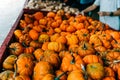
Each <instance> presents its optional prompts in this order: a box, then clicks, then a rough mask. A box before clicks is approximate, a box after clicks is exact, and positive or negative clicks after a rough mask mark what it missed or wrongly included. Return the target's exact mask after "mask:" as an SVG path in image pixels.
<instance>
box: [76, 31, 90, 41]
mask: <svg viewBox="0 0 120 80" xmlns="http://www.w3.org/2000/svg"><path fill="white" fill-rule="evenodd" d="M75 34H77V36H78V38H79V40H80V41H89V39H90V35H89V31H88V30H87V29H81V30H77V31H76V32H75Z"/></svg>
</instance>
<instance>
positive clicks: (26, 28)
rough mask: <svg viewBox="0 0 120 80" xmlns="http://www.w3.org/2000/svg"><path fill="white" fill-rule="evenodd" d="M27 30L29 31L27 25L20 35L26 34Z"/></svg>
mask: <svg viewBox="0 0 120 80" xmlns="http://www.w3.org/2000/svg"><path fill="white" fill-rule="evenodd" d="M29 30H30V27H29V25H28V26H27V27H25V28H24V29H23V30H22V34H28V32H29Z"/></svg>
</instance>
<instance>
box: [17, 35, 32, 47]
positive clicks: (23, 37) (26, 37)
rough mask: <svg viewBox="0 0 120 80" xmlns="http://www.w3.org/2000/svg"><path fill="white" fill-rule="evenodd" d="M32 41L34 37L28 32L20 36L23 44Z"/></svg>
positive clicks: (25, 44) (26, 44)
mask: <svg viewBox="0 0 120 80" xmlns="http://www.w3.org/2000/svg"><path fill="white" fill-rule="evenodd" d="M31 41H32V39H31V38H30V36H29V35H28V34H24V35H23V36H21V37H20V39H19V42H20V43H21V44H22V45H23V46H28V45H29V43H30V42H31Z"/></svg>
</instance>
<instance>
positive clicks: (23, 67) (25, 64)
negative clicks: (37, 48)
mask: <svg viewBox="0 0 120 80" xmlns="http://www.w3.org/2000/svg"><path fill="white" fill-rule="evenodd" d="M15 65H16V66H15V69H16V70H17V73H19V74H20V75H27V76H30V75H32V70H33V67H34V63H33V59H32V57H31V56H30V54H25V53H24V54H21V55H20V56H19V57H18V59H17V61H16V64H15Z"/></svg>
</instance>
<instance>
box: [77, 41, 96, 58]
mask: <svg viewBox="0 0 120 80" xmlns="http://www.w3.org/2000/svg"><path fill="white" fill-rule="evenodd" d="M94 53H95V50H94V48H93V47H92V45H91V44H89V43H88V42H86V41H83V42H81V44H80V46H79V47H78V54H79V55H80V56H81V57H84V56H86V55H89V54H94Z"/></svg>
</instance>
